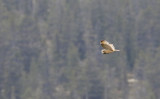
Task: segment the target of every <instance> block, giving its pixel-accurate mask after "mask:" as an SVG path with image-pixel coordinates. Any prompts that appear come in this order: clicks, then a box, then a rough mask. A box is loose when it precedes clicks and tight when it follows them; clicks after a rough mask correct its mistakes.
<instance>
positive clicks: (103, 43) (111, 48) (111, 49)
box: [100, 40, 120, 54]
mask: <svg viewBox="0 0 160 99" xmlns="http://www.w3.org/2000/svg"><path fill="white" fill-rule="evenodd" d="M100 44H101V46H102V47H103V48H104V49H102V50H101V53H102V54H109V53H112V52H116V51H120V50H117V49H115V47H114V46H113V44H110V43H109V42H107V41H106V40H102V41H101V42H100Z"/></svg>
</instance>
